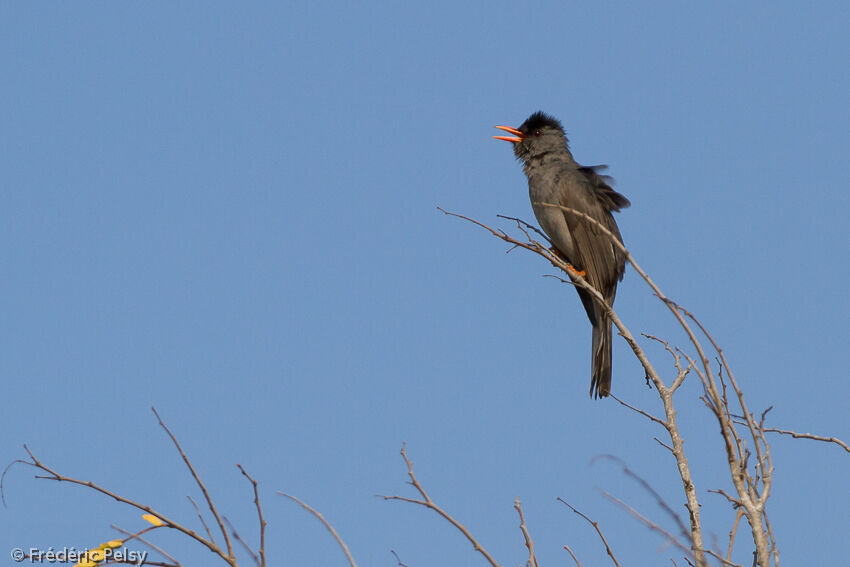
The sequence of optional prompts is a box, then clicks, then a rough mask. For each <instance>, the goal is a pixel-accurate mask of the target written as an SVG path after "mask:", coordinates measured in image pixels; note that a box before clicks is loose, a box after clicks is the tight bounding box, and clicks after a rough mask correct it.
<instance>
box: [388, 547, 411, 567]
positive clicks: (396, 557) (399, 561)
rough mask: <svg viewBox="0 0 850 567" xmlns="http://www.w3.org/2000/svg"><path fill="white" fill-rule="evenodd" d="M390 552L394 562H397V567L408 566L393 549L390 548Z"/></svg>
mask: <svg viewBox="0 0 850 567" xmlns="http://www.w3.org/2000/svg"><path fill="white" fill-rule="evenodd" d="M390 553H392V554H393V557H395V560H396V563H398V567H408V566H407V565H406V564H404V563H402V562H401V558H400V557H399V556H398V553H396V552H395V550H394V549H391V550H390Z"/></svg>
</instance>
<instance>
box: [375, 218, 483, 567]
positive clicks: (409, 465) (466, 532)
mask: <svg viewBox="0 0 850 567" xmlns="http://www.w3.org/2000/svg"><path fill="white" fill-rule="evenodd" d="M440 210H441V211H442V209H440ZM443 212H444V213H445V211H443ZM446 214H449V215H451V214H452V213H446ZM452 216H459V215H452ZM472 222H475V221H472ZM401 456H402V458H403V459H404V463H405V464H406V465H407V475H408V476H409V477H410V483H411V484H412V485H413V487H414V488H416V490H417V491H418V492H419V494H420V495H421V496H422V500H417V499H415V498H407V497H406V496H381V497H382V498H383V499H384V500H401V501H402V502H410V503H411V504H418V505H420V506H424V507H426V508H430V509H431V510H433V511H435V512H436V513H438V514H439V515H440V516H442V517H443V518H444V519H445V520H447V521H448V522H449V523H450V524H451V525H453V526H454V527H455V528H457V529H458V531H460V533H462V534H463V535H464V536H465V537H466V539H467V540H469V543H471V544H472V547H473V548H475V551H477V552H478V553H480V554H481V555H483V556H484V558H485V559H487V561H488V562H489V563H490V565H492V567H500V565H499V564H498V563H497V562H496V560H495V559H494V558H493V556H492V555H490V553H489V552H488V551H487V550H486V549H484V547H483V546H482V545H481V544H480V543H478V540H477V539H475V537H473V535H472V534H471V533H470V532H469V530H467V529H466V527H465V526H464V525H463V524H461V523H460V522H458V521H457V520H455V519H454V518H453V517H452V516H451V515H450V514H449V513H448V512H446V511H445V510H443V509H442V508H440V507H439V506H438V505H437V504H435V503H434V501H433V500H431V498H430V497H429V496H428V493H427V492H425V488H423V487H422V485H421V484H420V483H419V480H417V478H416V475H415V474H413V463H411V462H410V459H408V458H407V451H406V449H405V446H404V445H402V446H401Z"/></svg>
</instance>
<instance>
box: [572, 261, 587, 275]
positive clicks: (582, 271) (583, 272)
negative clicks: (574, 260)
mask: <svg viewBox="0 0 850 567" xmlns="http://www.w3.org/2000/svg"><path fill="white" fill-rule="evenodd" d="M567 269H568V270H569V271H571V272H572V273H573V274H575V275H577V276H581V277H584V276H586V275H587V272H585V271H584V270H576V269H575V268H574V267H573V265H572V264H567Z"/></svg>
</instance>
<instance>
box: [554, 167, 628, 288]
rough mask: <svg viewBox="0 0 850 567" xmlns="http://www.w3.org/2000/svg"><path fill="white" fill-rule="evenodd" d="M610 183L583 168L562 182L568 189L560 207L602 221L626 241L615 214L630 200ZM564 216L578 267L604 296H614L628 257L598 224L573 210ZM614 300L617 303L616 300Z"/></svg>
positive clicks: (620, 238) (562, 192)
mask: <svg viewBox="0 0 850 567" xmlns="http://www.w3.org/2000/svg"><path fill="white" fill-rule="evenodd" d="M606 181H607V180H606V178H605V177H603V176H602V175H599V174H598V173H597V171H596V168H592V167H582V168H580V169H579V170H578V172H577V173H576V174H575V175H571V176H568V177H564V178H563V179H562V180H561V182H562V183H564V187H563V190H562V191H560V195H561V203H560V204H561V205H563V206H564V207H569V208H571V209H575V210H577V211H579V212H581V213H584V214H585V215H587V216H588V217H590V218H592V219H594V220H595V221H597V222H599V223H600V224H601V225H602V226H604V227H605V228H606V229H608V231H609V232H611V234H613V235H614V236H615V237H616V238H617V240H619V241H620V242H622V241H623V239H622V236H620V230H619V228H617V223H616V222H615V221H614V217H613V216H612V215H611V211H616V210H619V209H620V208H621V207H627V206H628V205H629V201H628V199H626V198H625V197H623V196H622V195H620V194H619V193H617V192H616V191H614V190H613V189H612V188H611V186H610V185H609V184H608V183H607V182H606ZM564 217H565V219H566V222H567V226H568V227H569V230H570V235H571V236H572V238H573V242H574V246H575V250H576V253H577V255H578V258H577V259H576V260H577V262H578V264H579V266H578V267H579V268H581V269H582V270H585V271H586V272H587V281H588V282H589V283H590V284H591V285H592V286H593V287H595V288H596V289H598V290H599V291H600V292H602V293H603V294H604V295H608V294H609V293H613V291H614V290H615V289H616V284H617V281H618V280H620V279H622V278H623V272H624V269H625V254H623V253H622V252H621V251H620V250H619V248H616V247H615V246H614V244H613V243H612V242H611V237H610V236H608V235H607V234H605V233H604V232H603V231H602V230H600V228H599V226H597V225H596V224H595V223H592V222H590V221H588V220H587V219H586V218H583V217H581V216H579V215H576V214H574V213H571V212H569V211H564ZM610 299H611V300H613V297H611V298H610Z"/></svg>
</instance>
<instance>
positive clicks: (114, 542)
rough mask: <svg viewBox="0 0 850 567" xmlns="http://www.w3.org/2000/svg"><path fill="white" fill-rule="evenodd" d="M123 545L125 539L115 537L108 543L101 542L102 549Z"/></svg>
mask: <svg viewBox="0 0 850 567" xmlns="http://www.w3.org/2000/svg"><path fill="white" fill-rule="evenodd" d="M122 545H124V542H123V541H121V540H120V539H113V540H109V541H107V542H106V543H103V544H101V545H100V547H101V548H102V549H105V548H107V547H108V548H109V549H115V548H116V547H121V546H122Z"/></svg>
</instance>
